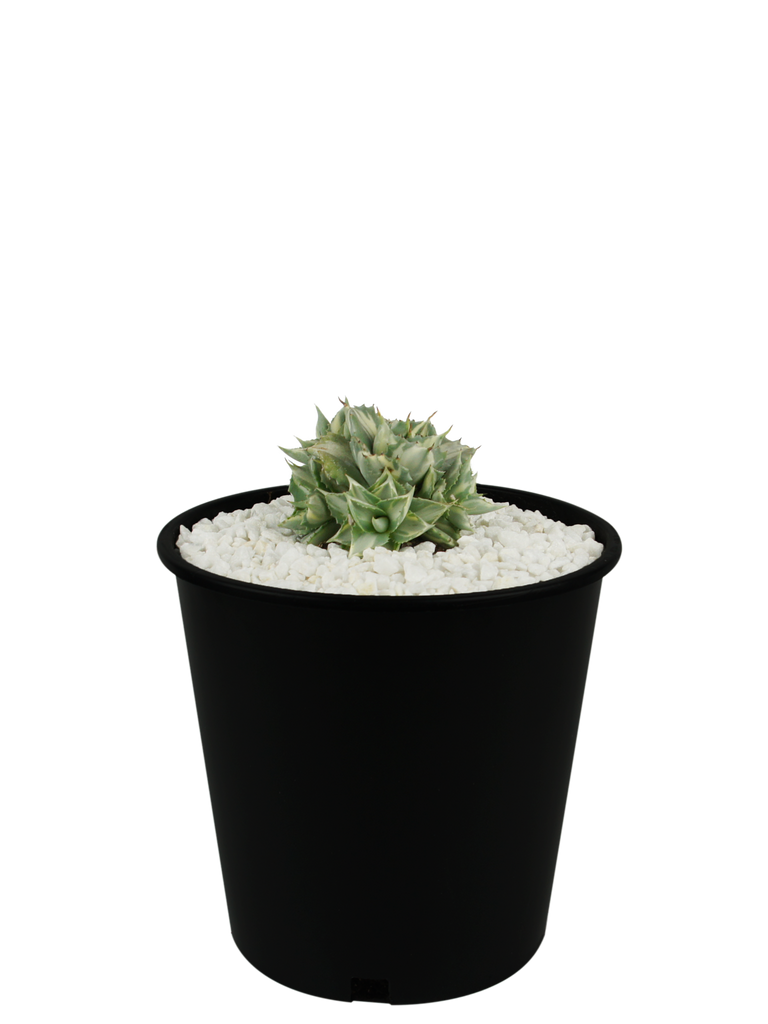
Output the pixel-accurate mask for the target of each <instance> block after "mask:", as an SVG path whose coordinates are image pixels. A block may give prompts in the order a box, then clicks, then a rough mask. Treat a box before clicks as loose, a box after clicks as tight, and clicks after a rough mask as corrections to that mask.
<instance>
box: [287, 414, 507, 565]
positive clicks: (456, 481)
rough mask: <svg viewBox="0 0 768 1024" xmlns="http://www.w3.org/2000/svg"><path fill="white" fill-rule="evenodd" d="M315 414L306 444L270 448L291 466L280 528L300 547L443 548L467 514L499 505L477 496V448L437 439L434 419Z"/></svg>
mask: <svg viewBox="0 0 768 1024" xmlns="http://www.w3.org/2000/svg"><path fill="white" fill-rule="evenodd" d="M339 401H341V399H339ZM315 408H317V407H315ZM317 412H318V419H317V437H316V438H315V439H314V440H312V441H302V440H301V438H297V441H299V443H300V445H301V447H300V448H282V447H281V446H278V447H280V450H281V451H283V452H285V453H286V455H289V456H290V457H291V458H292V459H294V460H295V462H293V463H292V462H289V463H288V465H289V466H290V467H291V482H290V486H289V490H290V492H291V495H292V496H293V504H294V513H293V515H291V516H290V517H289V518H288V519H285V520H284V521H283V522H282V523H281V524H280V525H281V526H285V527H288V528H289V529H291V530H293V531H295V532H296V533H297V534H298V535H299V536H300V537H301V538H302V539H303V540H306V541H307V543H311V544H316V545H318V546H319V545H322V544H326V543H334V544H339V545H341V546H342V547H344V548H348V549H349V553H350V555H356V554H360V553H361V552H363V551H365V549H366V548H375V547H385V548H389V549H390V550H392V551H397V550H398V549H399V548H400V547H401V546H402V545H403V544H411V543H413V542H414V541H416V540H429V541H433V542H434V543H435V544H437V545H440V546H441V547H445V548H451V547H455V545H456V543H457V541H458V539H459V537H460V536H461V531H462V530H470V531H471V530H472V529H473V527H472V524H471V523H470V520H469V518H468V516H471V515H478V514H479V513H482V512H494V511H496V510H497V509H500V508H505V507H506V506H505V505H503V504H501V505H499V504H495V503H494V502H492V501H490V500H489V499H488V498H484V497H482V495H480V494H478V493H477V486H476V483H475V479H476V475H475V476H473V475H472V472H471V468H470V459H471V458H472V456H473V455H474V453H475V451H476V450H477V449H475V448H468V447H467V446H466V445H463V444H461V443H460V441H451V440H449V439H448V437H447V434H448V431H446V432H445V433H444V434H438V433H437V431H436V430H435V428H434V426H433V425H432V423H431V422H430V420H431V419H432V416H434V415H435V414H434V413H432V416H430V417H429V419H426V420H421V421H420V422H419V423H414V422H412V421H411V418H410V414H409V415H408V418H407V419H405V420H387V419H384V417H383V416H382V415H381V413H380V412H379V410H378V409H374V407H373V406H367V405H359V406H350V404H349V401H348V400H346V399H345V400H344V404H343V406H342V408H341V409H339V411H338V412H337V413H336V415H335V416H334V418H333V419H332V420H331V421H330V423H329V422H328V420H327V419H326V418H325V416H324V415H323V414H322V412H320V410H319V409H317ZM451 429H452V428H451V427H449V428H448V430H451ZM286 461H287V460H286ZM296 463H298V465H296Z"/></svg>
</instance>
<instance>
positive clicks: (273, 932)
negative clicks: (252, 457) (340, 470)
mask: <svg viewBox="0 0 768 1024" xmlns="http://www.w3.org/2000/svg"><path fill="white" fill-rule="evenodd" d="M478 490H479V492H480V493H481V494H485V495H487V496H488V497H489V498H491V499H492V500H494V501H506V502H510V503H512V504H515V505H517V506H518V507H520V508H523V509H532V510H538V511H540V512H542V513H543V514H544V515H546V516H548V517H549V518H551V519H555V520H561V521H563V522H565V523H567V524H573V523H587V524H589V525H590V526H591V527H592V529H593V530H594V532H595V535H596V537H597V540H599V541H600V542H601V543H602V544H603V545H604V550H603V554H602V555H601V556H600V558H599V559H597V560H596V561H594V562H592V563H591V564H590V565H588V566H586V567H584V568H583V569H579V570H577V571H575V572H573V573H571V574H569V575H567V576H564V577H561V578H558V579H555V580H548V581H545V582H541V583H536V584H531V585H528V586H522V587H516V588H512V589H506V590H496V591H489V592H484V593H474V594H467V595H444V596H437V597H427V596H416V597H383V596H382V597H379V596H346V595H337V594H318V593H310V592H304V591H294V590H283V589H279V588H276V587H266V586H260V585H256V584H251V583H243V582H240V581H237V580H230V579H227V578H225V577H222V576H218V575H215V574H213V573H210V572H207V571H205V570H203V569H198V568H196V567H194V566H192V565H190V564H189V563H188V562H186V561H184V559H183V558H182V557H181V554H180V552H179V550H178V548H177V547H176V539H177V537H178V535H179V527H180V526H181V524H182V523H183V524H184V525H185V526H187V527H189V528H190V529H191V528H192V526H194V524H195V523H196V522H198V521H199V520H200V519H202V518H205V517H207V518H210V519H212V518H213V517H214V516H216V515H217V514H218V513H219V512H221V511H234V510H236V509H241V508H250V507H252V506H253V505H254V504H256V503H257V502H265V503H267V502H270V501H272V500H273V499H274V498H276V497H278V496H280V495H283V494H287V493H288V488H287V487H271V488H264V489H261V490H255V491H247V492H245V493H243V494H235V495H231V496H229V497H226V498H217V499H216V500H215V501H209V502H207V503H206V504H204V505H199V506H198V507H197V508H193V509H190V510H189V511H187V512H184V513H182V514H181V515H179V516H176V518H175V519H173V520H171V522H169V523H168V524H167V525H166V526H165V527H164V528H163V530H162V532H161V533H160V536H159V538H158V545H157V547H158V553H159V555H160V559H161V560H162V562H163V564H164V565H165V566H166V567H167V568H168V569H170V570H171V572H173V573H174V574H175V575H176V577H177V583H178V590H179V599H180V602H181V611H182V617H183V622H184V631H185V634H186V642H187V650H188V653H189V663H190V668H191V674H192V682H193V686H194V693H195V701H196V705H197V714H198V719H199V723H200V734H201V738H202V745H203V753H204V757H205V766H206V771H207V776H208V784H209V789H210V796H211V803H212V808H213V816H214V822H215V827H216V836H217V840H218V847H219V854H220V858H221V868H222V873H223V877H224V887H225V892H226V899H227V907H228V911H229V919H230V924H231V928H232V935H233V937H234V940H235V942H236V943H237V946H238V947H239V949H240V951H241V952H242V954H243V955H244V956H245V957H246V959H247V960H249V961H250V963H251V964H253V966H254V967H256V968H258V970H259V971H261V972H262V973H263V974H265V975H267V976H268V977H269V978H272V979H273V980H275V981H278V982H280V983H281V984H283V985H287V986H289V987H290V988H293V989H298V990H299V991H301V992H306V993H309V994H312V995H316V996H324V997H326V998H329V999H342V1000H353V999H363V1000H377V1001H382V1002H389V1003H421V1002H429V1001H432V1000H441V999H451V998H454V997H456V996H463V995H467V994H469V993H471V992H476V991H478V990H479V989H483V988H487V987H488V986H490V985H495V984H497V983H498V982H500V981H503V980H504V979H505V978H508V977H509V976H510V975H511V974H514V972H515V971H518V970H519V969H520V968H521V967H522V966H523V965H524V964H525V963H526V962H527V961H528V960H529V959H530V958H531V957H532V956H533V954H534V953H535V952H536V950H537V949H538V947H539V944H540V943H541V941H542V939H543V937H544V931H545V928H546V923H547V913H548V909H549V902H550V893H551V890H552V882H553V878H554V872H555V862H556V858H557V851H558V845H559V841H560V832H561V828H562V823H563V815H564V811H565V802H566V795H567V791H568V783H569V779H570V774H571V764H572V760H573V752H574V745H575V742H576V732H577V728H578V723H579V714H580V711H581V704H582V696H583V692H584V684H585V680H586V675H587V665H588V661H589V654H590V648H591V644H592V634H593V630H594V626H595V618H596V614H597V605H598V599H599V596H600V587H601V582H602V578H603V576H605V574H606V573H608V572H610V570H611V569H612V568H613V567H614V566H615V565H616V563H617V561H618V560H619V556H620V554H621V541H620V539H619V536H618V534H617V532H616V530H614V528H613V527H612V526H611V525H610V524H609V523H607V522H605V521H604V520H602V519H600V518H598V517H597V516H595V515H593V514H592V513H591V512H587V511H585V510H584V509H581V508H578V507H576V506H574V505H569V504H567V503H566V502H562V501H558V500H556V499H554V498H548V497H544V496H543V495H539V494H531V493H528V492H526V491H518V490H511V489H508V488H505V487H493V486H486V485H478Z"/></svg>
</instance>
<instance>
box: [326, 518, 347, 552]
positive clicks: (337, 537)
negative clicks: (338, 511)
mask: <svg viewBox="0 0 768 1024" xmlns="http://www.w3.org/2000/svg"><path fill="white" fill-rule="evenodd" d="M328 543H329V544H339V545H341V547H343V548H348V547H349V545H350V544H351V543H352V524H351V523H344V525H343V526H342V527H341V528H340V529H339V530H337V531H336V533H334V534H333V536H331V537H329V538H328Z"/></svg>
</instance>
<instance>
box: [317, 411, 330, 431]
mask: <svg viewBox="0 0 768 1024" xmlns="http://www.w3.org/2000/svg"><path fill="white" fill-rule="evenodd" d="M315 408H316V409H317V406H315ZM329 426H330V424H329V423H328V420H327V419H326V418H325V416H323V414H322V413H321V412H320V410H319V409H317V428H316V429H317V436H318V437H322V436H323V434H327V433H328V428H329Z"/></svg>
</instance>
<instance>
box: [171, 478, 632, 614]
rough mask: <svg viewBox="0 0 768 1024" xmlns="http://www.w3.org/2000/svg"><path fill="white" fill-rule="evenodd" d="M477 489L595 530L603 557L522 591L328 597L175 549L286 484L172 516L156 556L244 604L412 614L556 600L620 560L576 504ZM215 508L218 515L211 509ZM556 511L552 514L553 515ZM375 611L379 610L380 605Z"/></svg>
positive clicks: (601, 528) (598, 524) (281, 491)
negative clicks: (225, 570)
mask: <svg viewBox="0 0 768 1024" xmlns="http://www.w3.org/2000/svg"><path fill="white" fill-rule="evenodd" d="M477 491H478V493H479V494H482V495H483V496H485V497H488V498H491V499H492V500H495V501H506V502H508V503H509V504H511V505H516V506H517V507H518V508H521V509H525V510H530V511H539V512H541V513H542V515H545V516H547V518H549V519H555V520H556V521H562V522H564V523H566V525H573V524H577V523H578V524H580V523H585V524H587V525H588V526H589V527H590V528H591V529H592V530H593V532H594V534H595V538H596V540H598V541H599V542H600V543H601V544H602V545H603V553H602V554H601V555H600V557H599V558H596V559H595V561H594V562H590V564H589V565H586V566H584V567H582V568H581V569H575V570H574V571H573V572H570V573H567V574H566V575H565V576H560V577H558V578H557V579H553V580H542V581H540V582H538V583H530V584H523V585H522V586H518V587H502V588H500V589H499V590H484V591H477V592H475V593H469V594H408V595H403V596H396V595H387V594H326V593H323V592H317V591H314V592H313V591H308V590H292V589H290V588H283V587H270V586H268V585H267V584H263V583H246V582H245V581H243V580H234V579H230V578H229V577H227V576H219V575H218V574H217V573H213V572H209V571H208V570H207V569H200V568H199V567H198V566H196V565H192V564H191V563H190V562H187V561H186V560H185V559H184V558H183V557H182V554H181V552H180V551H179V549H178V548H177V547H176V540H177V539H178V536H179V529H180V527H181V526H182V525H184V526H186V527H187V528H188V529H190V530H191V529H192V527H193V526H194V525H195V523H197V522H199V521H200V520H201V519H213V518H214V516H216V515H218V513H219V512H233V511H236V510H238V509H248V508H252V507H253V505H255V504H257V503H261V502H263V503H265V504H269V502H271V501H273V500H274V499H275V498H278V497H282V496H283V495H286V494H289V493H290V492H289V490H288V485H287V484H281V485H278V486H276V487H260V488H256V489H255V490H252V491H242V492H240V493H239V494H229V495H227V496H226V497H223V498H215V499H213V500H212V501H206V502H203V503H202V504H201V505H196V506H195V507H194V508H190V509H187V510H186V511H185V512H182V513H181V514H180V515H177V516H174V518H173V519H171V520H170V521H169V522H168V523H166V525H165V526H164V527H163V528H162V530H161V531H160V534H159V535H158V538H157V553H158V555H159V557H160V561H161V562H162V563H163V565H164V566H165V567H166V568H167V569H169V570H170V571H171V572H172V573H173V574H174V575H175V576H176V577H177V578H178V579H180V580H184V581H185V582H187V583H192V584H196V585H197V586H201V587H206V588H207V589H209V590H216V591H219V592H222V593H225V594H229V595H231V596H232V597H241V598H245V599H246V600H269V601H277V602H280V601H282V602H285V603H289V604H293V605H295V604H296V603H297V602H300V603H301V604H306V605H308V606H310V607H311V606H318V605H321V604H322V605H323V606H324V607H325V608H328V607H333V606H335V607H337V608H338V610H339V611H343V609H344V608H345V607H347V608H349V607H350V606H351V605H352V604H354V605H358V604H359V603H360V602H361V601H371V600H374V601H375V600H377V599H378V600H380V601H381V602H382V606H381V610H391V609H392V608H399V609H401V610H403V611H404V610H406V609H411V610H414V609H415V608H416V607H419V608H422V609H423V608H425V607H432V608H436V607H440V608H458V607H460V606H462V605H467V606H476V605H478V604H481V603H486V604H498V603H505V604H507V603H510V602H514V601H533V600H538V599H539V598H544V597H554V596H556V595H558V594H564V593H566V592H568V591H571V590H577V589H580V588H582V587H586V586H589V585H591V584H593V583H596V582H597V581H598V580H601V579H602V578H603V576H605V575H607V573H609V572H610V571H611V570H612V569H613V568H614V566H615V565H616V563H617V562H618V561H619V558H620V557H621V538H620V537H619V535H618V533H617V531H616V530H615V529H614V527H613V526H611V524H610V523H608V522H607V521H606V520H605V519H602V518H600V516H597V515H595V514H594V513H593V512H589V511H587V510H586V509H583V508H580V507H579V506H578V505H572V504H570V503H569V502H566V501H562V500H560V499H559V498H551V497H549V496H547V495H544V494H536V493H534V492H533V491H522V490H518V489H516V488H511V487H501V486H496V485H493V484H478V485H477ZM214 508H215V509H216V511H212V510H213V509H214ZM548 508H549V509H552V512H550V511H547V509H548ZM553 512H554V514H552V513H553ZM387 598H391V600H387ZM377 610H379V606H378V605H377Z"/></svg>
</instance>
